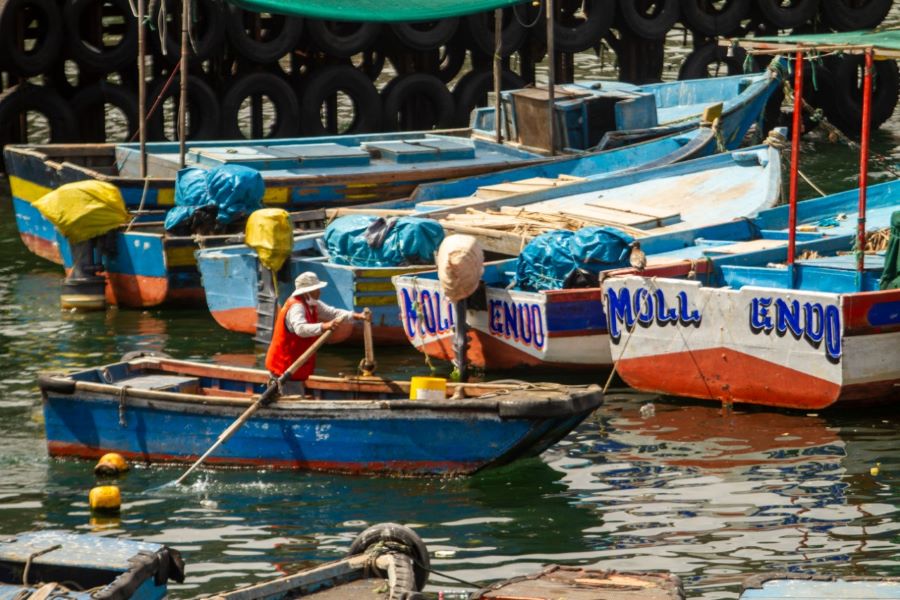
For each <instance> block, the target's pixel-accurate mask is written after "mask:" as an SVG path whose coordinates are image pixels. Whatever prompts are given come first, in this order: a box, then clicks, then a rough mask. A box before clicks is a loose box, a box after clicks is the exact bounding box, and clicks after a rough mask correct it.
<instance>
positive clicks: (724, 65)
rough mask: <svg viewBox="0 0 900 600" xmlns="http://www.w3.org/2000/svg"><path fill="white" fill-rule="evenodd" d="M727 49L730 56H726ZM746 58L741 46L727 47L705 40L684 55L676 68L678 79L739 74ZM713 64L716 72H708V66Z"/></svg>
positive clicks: (742, 70)
mask: <svg viewBox="0 0 900 600" xmlns="http://www.w3.org/2000/svg"><path fill="white" fill-rule="evenodd" d="M729 50H730V51H731V54H732V56H728V54H729ZM746 58H747V51H746V50H744V49H743V48H740V47H737V48H731V49H729V48H726V47H724V46H720V45H719V44H718V43H716V42H707V43H705V44H702V45H700V46H697V47H696V48H694V50H693V51H692V52H691V53H690V54H688V55H687V56H686V57H685V59H684V62H682V63H681V68H680V69H679V70H678V79H706V78H708V77H725V76H727V75H741V74H742V73H743V72H744V61H745V60H746ZM713 65H716V69H717V72H710V67H711V66H713Z"/></svg>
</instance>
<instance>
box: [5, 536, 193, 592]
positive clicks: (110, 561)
mask: <svg viewBox="0 0 900 600" xmlns="http://www.w3.org/2000/svg"><path fill="white" fill-rule="evenodd" d="M170 579H171V580H173V581H178V582H181V581H184V562H183V561H182V560H181V556H180V555H179V553H178V552H177V551H176V550H173V549H171V548H168V547H166V546H161V545H159V544H150V543H146V542H137V541H133V540H122V539H113V538H109V537H101V536H96V535H86V534H76V533H67V532H63V531H39V532H32V533H20V534H17V535H13V536H2V537H0V598H2V599H3V600H15V599H17V598H29V597H30V598H65V599H70V598H71V599H80V600H90V599H91V598H121V599H123V600H124V599H127V598H133V599H135V600H159V599H161V598H165V597H166V592H167V589H168V585H167V584H168V581H169V580H170Z"/></svg>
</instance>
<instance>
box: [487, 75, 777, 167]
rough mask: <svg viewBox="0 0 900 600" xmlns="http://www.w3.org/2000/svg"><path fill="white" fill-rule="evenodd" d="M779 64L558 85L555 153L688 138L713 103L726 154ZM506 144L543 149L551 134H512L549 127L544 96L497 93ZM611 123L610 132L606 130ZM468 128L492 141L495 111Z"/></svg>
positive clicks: (759, 106)
mask: <svg viewBox="0 0 900 600" xmlns="http://www.w3.org/2000/svg"><path fill="white" fill-rule="evenodd" d="M784 70H785V69H784V63H781V62H775V63H773V64H772V65H771V66H770V67H769V69H767V70H766V71H765V72H763V73H754V74H748V75H734V76H730V77H711V78H707V79H690V80H682V81H672V82H666V83H652V84H646V85H632V84H628V83H623V82H620V81H582V82H577V83H570V84H564V85H559V86H556V88H555V95H556V96H557V100H556V103H555V111H554V115H555V117H556V128H557V132H558V133H557V135H558V140H557V147H558V149H559V150H561V151H565V150H567V149H571V148H594V147H596V148H598V149H608V148H616V147H620V146H624V145H628V144H634V143H637V142H641V141H646V140H649V139H653V138H657V137H661V136H666V135H672V134H673V133H678V132H683V131H687V130H689V129H693V128H694V127H697V126H699V125H700V123H701V121H702V119H703V113H704V111H705V110H706V109H707V107H709V106H710V105H712V104H722V114H721V117H720V122H721V130H720V139H721V140H722V143H723V146H725V147H727V148H728V149H730V150H733V149H734V148H736V147H738V146H739V145H740V144H741V141H742V140H743V137H744V134H745V133H746V132H747V130H748V129H749V128H750V126H751V125H753V124H754V123H757V124H761V123H760V122H761V117H762V114H763V111H764V109H765V106H766V103H767V102H768V101H769V98H770V96H771V95H772V93H773V92H774V91H775V90H776V89H778V87H779V86H780V85H781V80H782V76H783V72H784ZM501 98H502V109H501V110H502V117H501V118H502V119H503V122H502V129H503V132H504V138H505V139H507V140H511V141H513V142H518V143H519V144H520V147H522V148H530V147H534V146H538V147H548V145H549V140H548V139H546V138H548V137H549V128H548V127H543V128H539V129H538V128H528V129H522V128H519V127H517V125H518V124H520V123H523V122H526V123H527V122H529V121H534V120H537V121H540V122H546V120H547V116H546V115H547V90H546V89H543V88H529V89H525V90H511V91H504V92H502V93H501ZM610 123H613V124H614V126H613V127H610ZM472 127H473V129H474V130H475V131H478V132H481V133H482V134H483V135H493V133H494V129H495V122H494V108H492V107H487V108H480V109H476V111H475V112H473V115H472Z"/></svg>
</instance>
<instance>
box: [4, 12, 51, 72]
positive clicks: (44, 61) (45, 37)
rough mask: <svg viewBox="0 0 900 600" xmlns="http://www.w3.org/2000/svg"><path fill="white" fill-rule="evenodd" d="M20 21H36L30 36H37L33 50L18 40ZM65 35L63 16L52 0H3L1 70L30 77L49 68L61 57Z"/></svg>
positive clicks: (33, 37) (31, 37)
mask: <svg viewBox="0 0 900 600" xmlns="http://www.w3.org/2000/svg"><path fill="white" fill-rule="evenodd" d="M20 20H21V21H24V22H25V23H28V22H31V21H35V22H37V27H36V28H35V29H33V30H31V32H30V34H29V35H28V36H27V37H28V39H34V46H33V47H32V48H31V49H30V50H26V49H25V48H24V47H21V46H20V44H19V40H18V39H17V37H18V36H17V35H16V31H17V30H18V26H19V22H20ZM63 35H64V34H63V20H62V15H61V14H60V12H59V8H58V6H57V4H56V2H54V1H53V0H0V71H2V70H8V71H10V72H12V73H14V74H17V75H26V76H29V77H30V76H32V75H40V74H41V73H43V72H45V71H48V70H49V69H50V67H51V66H52V65H53V63H54V62H55V61H56V59H57V58H58V57H59V50H60V46H61V45H62V39H63ZM4 67H5V68H4Z"/></svg>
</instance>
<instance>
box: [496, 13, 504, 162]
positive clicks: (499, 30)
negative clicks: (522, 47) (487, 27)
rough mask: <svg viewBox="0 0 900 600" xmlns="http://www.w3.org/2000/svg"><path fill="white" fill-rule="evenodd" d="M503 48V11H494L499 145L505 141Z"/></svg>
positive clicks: (497, 133) (497, 136)
mask: <svg viewBox="0 0 900 600" xmlns="http://www.w3.org/2000/svg"><path fill="white" fill-rule="evenodd" d="M502 46H503V9H502V8H498V9H496V10H494V136H495V137H496V138H497V143H498V144H499V143H500V142H502V141H503V134H502V133H501V129H500V90H501V89H502V87H503V82H502V76H501V74H500V73H501V71H500V66H501V65H500V61H501V58H500V50H501V47H502Z"/></svg>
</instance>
